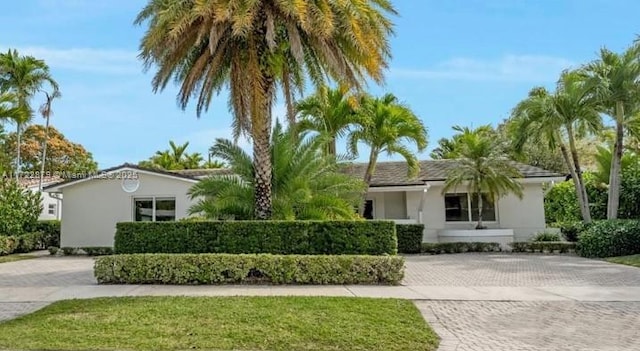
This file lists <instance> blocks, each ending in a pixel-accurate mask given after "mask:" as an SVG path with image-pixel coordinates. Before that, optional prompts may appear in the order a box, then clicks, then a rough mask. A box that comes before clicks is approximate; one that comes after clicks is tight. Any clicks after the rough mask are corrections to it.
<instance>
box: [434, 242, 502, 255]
mask: <svg viewBox="0 0 640 351" xmlns="http://www.w3.org/2000/svg"><path fill="white" fill-rule="evenodd" d="M501 250H502V249H501V248H500V244H499V243H491V242H488V243H485V242H461V241H460V242H453V243H422V252H423V253H428V254H432V255H439V254H443V253H447V254H451V253H462V252H495V251H501Z"/></svg>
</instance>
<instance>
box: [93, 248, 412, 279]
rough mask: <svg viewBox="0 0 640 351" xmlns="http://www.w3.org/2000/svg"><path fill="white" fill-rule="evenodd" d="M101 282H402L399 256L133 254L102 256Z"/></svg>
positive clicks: (98, 274)
mask: <svg viewBox="0 0 640 351" xmlns="http://www.w3.org/2000/svg"><path fill="white" fill-rule="evenodd" d="M94 275H95V277H96V279H97V280H98V283H100V284H105V283H107V284H176V285H185V284H238V283H262V284H264V283H270V284H399V283H400V281H401V280H402V278H403V276H404V258H402V257H400V256H351V255H341V256H324V255H270V254H257V255H228V254H199V255H194V254H134V255H114V256H106V257H101V258H98V259H97V260H96V263H95V267H94Z"/></svg>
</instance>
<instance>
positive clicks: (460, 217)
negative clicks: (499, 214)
mask: <svg viewBox="0 0 640 351" xmlns="http://www.w3.org/2000/svg"><path fill="white" fill-rule="evenodd" d="M444 207H445V218H446V221H447V222H475V221H477V220H478V197H477V196H471V197H470V196H469V194H467V193H456V194H445V196H444ZM482 220H483V221H488V222H494V221H495V220H496V206H495V204H494V203H493V201H491V200H490V199H489V198H488V196H487V195H486V194H482Z"/></svg>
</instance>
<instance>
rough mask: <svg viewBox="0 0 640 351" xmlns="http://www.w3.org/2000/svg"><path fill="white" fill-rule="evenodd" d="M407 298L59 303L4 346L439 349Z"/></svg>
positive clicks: (29, 320)
mask: <svg viewBox="0 0 640 351" xmlns="http://www.w3.org/2000/svg"><path fill="white" fill-rule="evenodd" d="M437 344H438V337H437V336H436V334H435V333H434V332H433V331H432V330H431V328H430V327H429V326H428V325H427V324H426V323H425V321H424V319H423V318H422V316H421V315H420V312H419V311H418V309H417V308H416V307H415V306H414V305H413V303H411V301H407V300H396V299H363V298H351V297H124V298H99V299H89V300H66V301H59V302H56V303H54V304H52V305H50V306H48V307H45V308H44V309H42V310H39V311H37V312H35V313H32V314H30V315H26V316H23V317H21V318H18V319H15V320H11V321H8V322H5V323H0V349H5V348H8V349H19V350H33V349H37V350H89V349H90V350H116V349H117V350H186V349H206V350H236V351H240V350H270V351H275V350H331V351H337V350H385V351H397V350H406V351H414V350H415V351H417V350H435V349H436V348H437Z"/></svg>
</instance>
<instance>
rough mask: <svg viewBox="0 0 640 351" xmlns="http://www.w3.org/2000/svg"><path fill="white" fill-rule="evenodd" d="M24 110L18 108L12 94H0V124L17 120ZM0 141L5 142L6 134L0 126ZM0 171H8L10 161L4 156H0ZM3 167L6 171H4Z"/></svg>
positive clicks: (16, 100) (0, 125)
mask: <svg viewBox="0 0 640 351" xmlns="http://www.w3.org/2000/svg"><path fill="white" fill-rule="evenodd" d="M24 112H25V111H24V109H21V108H19V107H18V99H17V98H16V96H15V94H12V93H0V122H4V121H15V120H19V119H21V118H23V117H22V115H23V114H24ZM0 137H1V138H0V141H3V142H6V134H5V131H4V127H3V126H2V124H0ZM0 156H1V157H0V161H2V162H1V164H0V171H2V173H3V174H4V173H5V172H6V171H7V169H10V164H11V162H10V160H9V159H8V157H7V155H6V154H4V153H3V154H2V155H0ZM5 167H6V168H7V169H5Z"/></svg>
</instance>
